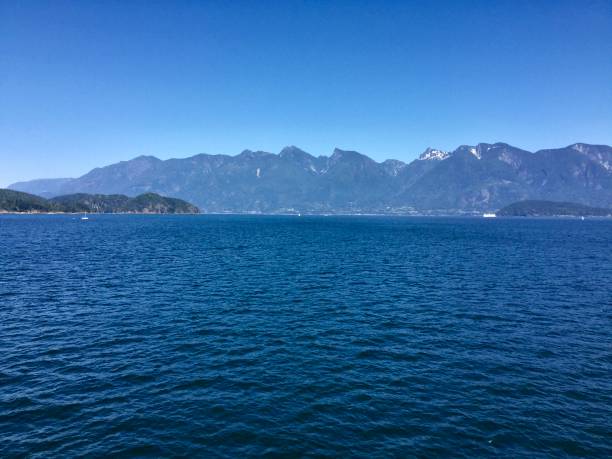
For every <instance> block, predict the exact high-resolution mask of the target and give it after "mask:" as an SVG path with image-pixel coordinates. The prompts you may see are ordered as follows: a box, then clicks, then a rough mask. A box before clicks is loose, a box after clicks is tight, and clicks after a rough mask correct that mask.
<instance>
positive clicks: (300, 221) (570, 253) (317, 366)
mask: <svg viewBox="0 0 612 459" xmlns="http://www.w3.org/2000/svg"><path fill="white" fill-rule="evenodd" d="M0 263H1V271H0V456H1V457H4V458H6V457H38V458H50V457H62V458H63V457H81V456H87V457H100V456H123V457H132V456H155V457H159V456H165V457H167V456H183V457H194V456H198V457H202V456H205V457H229V458H239V457H253V456H262V455H266V456H270V457H275V456H282V457H298V456H310V457H315V456H316V457H348V456H350V457H364V458H366V457H367V458H375V457H402V458H403V457H476V456H487V457H494V456H495V457H513V458H514V457H529V458H534V457H572V456H582V457H587V456H588V457H610V456H612V221H610V220H589V219H587V220H585V221H580V220H554V219H548V220H536V219H501V218H498V219H495V220H493V219H486V220H485V219H479V218H384V217H301V218H300V217H289V216H287V217H280V216H279V217H263V216H262V217H260V216H138V215H136V216H122V215H108V216H100V215H92V216H90V219H89V221H81V220H80V218H79V217H77V216H60V215H55V216H53V215H51V216H27V215H20V216H10V215H5V216H0Z"/></svg>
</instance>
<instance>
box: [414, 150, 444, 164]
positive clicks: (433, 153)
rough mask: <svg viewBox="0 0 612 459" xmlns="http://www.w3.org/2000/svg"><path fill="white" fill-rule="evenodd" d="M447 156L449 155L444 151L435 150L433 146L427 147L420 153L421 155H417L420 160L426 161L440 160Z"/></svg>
mask: <svg viewBox="0 0 612 459" xmlns="http://www.w3.org/2000/svg"><path fill="white" fill-rule="evenodd" d="M449 156H450V155H449V154H448V153H447V152H446V151H442V150H436V149H434V148H428V149H427V150H425V151H424V152H423V153H421V156H419V159H420V160H421V161H426V160H432V161H442V160H444V159H446V158H448V157H449Z"/></svg>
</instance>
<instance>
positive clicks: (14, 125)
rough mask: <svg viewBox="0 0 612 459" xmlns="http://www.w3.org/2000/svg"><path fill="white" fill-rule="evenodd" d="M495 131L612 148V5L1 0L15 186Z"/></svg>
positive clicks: (446, 141) (4, 180) (0, 136)
mask: <svg viewBox="0 0 612 459" xmlns="http://www.w3.org/2000/svg"><path fill="white" fill-rule="evenodd" d="M493 141H505V142H508V143H511V144H513V145H516V146H519V147H523V148H526V149H530V150H534V149H538V148H544V147H556V146H564V145H567V144H570V143H573V142H576V141H584V142H590V143H606V144H612V1H608V0H604V1H588V0H576V1H572V2H567V1H556V0H555V1H528V2H522V1H508V2H505V1H459V0H457V1H448V2H444V1H440V2H434V1H431V2H428V1H418V2H410V1H397V2H384V1H370V2H364V1H350V2H333V1H312V2H293V1H288V0H287V1H279V2H267V1H261V2H252V1H249V2H227V1H222V2H206V1H143V2H138V1H107V0H105V1H84V0H81V1H73V2H64V1H47V2H33V1H16V0H15V1H12V0H3V1H1V2H0V186H6V185H8V184H9V183H11V182H13V181H16V180H23V179H32V178H37V177H61V176H78V175H81V174H83V173H85V172H87V171H88V170H89V169H91V168H93V167H95V166H100V165H106V164H109V163H112V162H116V161H119V160H122V159H129V158H132V157H134V156H137V155H140V154H152V155H156V156H158V157H160V158H169V157H185V156H191V155H193V154H196V153H201V152H205V153H228V154H236V153H239V152H240V151H242V150H243V149H246V148H249V149H253V150H255V149H261V150H266V151H271V152H278V151H279V150H280V149H281V148H282V147H283V146H285V145H291V144H294V145H297V146H299V147H301V148H303V149H305V150H306V151H309V152H311V153H313V154H316V155H318V154H329V153H330V152H331V151H332V149H333V148H334V147H336V146H337V147H340V148H345V149H355V150H358V151H361V152H363V153H366V154H368V155H370V156H371V157H373V158H375V159H377V160H382V159H385V158H390V157H393V158H398V159H402V160H411V159H413V158H414V157H415V156H416V155H418V154H419V153H420V152H421V151H423V150H424V149H425V148H426V147H428V146H433V147H438V148H442V149H453V148H455V147H457V146H458V145H460V144H475V143H478V142H493Z"/></svg>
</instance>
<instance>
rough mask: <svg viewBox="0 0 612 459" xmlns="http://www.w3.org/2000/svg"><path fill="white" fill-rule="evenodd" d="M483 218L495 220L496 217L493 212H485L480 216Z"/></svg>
mask: <svg viewBox="0 0 612 459" xmlns="http://www.w3.org/2000/svg"><path fill="white" fill-rule="evenodd" d="M482 216H483V218H495V217H497V215H495V213H494V212H485V213H484V214H482Z"/></svg>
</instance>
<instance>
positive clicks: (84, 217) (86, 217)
mask: <svg viewBox="0 0 612 459" xmlns="http://www.w3.org/2000/svg"><path fill="white" fill-rule="evenodd" d="M81 220H89V217H88V216H87V214H84V215H83V216H82V217H81Z"/></svg>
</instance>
